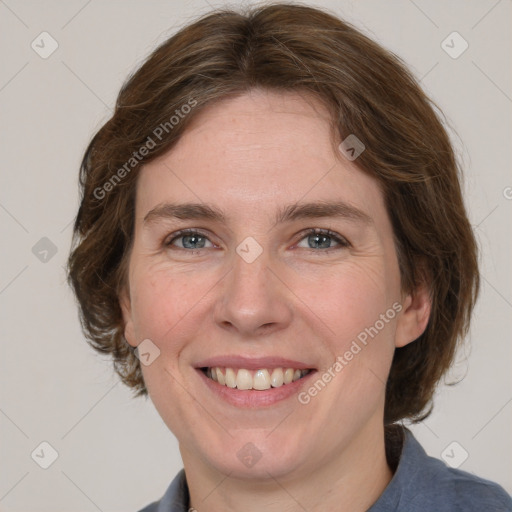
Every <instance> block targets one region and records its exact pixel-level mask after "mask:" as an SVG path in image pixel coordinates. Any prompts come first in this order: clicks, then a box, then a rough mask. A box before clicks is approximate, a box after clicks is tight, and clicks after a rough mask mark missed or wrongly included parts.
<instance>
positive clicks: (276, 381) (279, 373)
mask: <svg viewBox="0 0 512 512" xmlns="http://www.w3.org/2000/svg"><path fill="white" fill-rule="evenodd" d="M283 383H284V375H283V370H282V368H276V369H275V370H274V371H273V372H272V375H271V376H270V384H272V387H273V388H278V387H279V386H282V385H283Z"/></svg>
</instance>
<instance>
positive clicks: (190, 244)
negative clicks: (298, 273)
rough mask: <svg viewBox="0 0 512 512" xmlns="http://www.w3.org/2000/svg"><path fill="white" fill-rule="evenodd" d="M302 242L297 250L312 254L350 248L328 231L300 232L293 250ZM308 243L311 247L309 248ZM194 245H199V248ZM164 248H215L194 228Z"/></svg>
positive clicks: (175, 236)
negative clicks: (179, 244)
mask: <svg viewBox="0 0 512 512" xmlns="http://www.w3.org/2000/svg"><path fill="white" fill-rule="evenodd" d="M180 239H181V240H182V243H181V245H182V246H181V247H180V246H178V245H176V244H175V242H176V241H178V240H180ZM303 240H307V242H306V243H307V244H308V246H307V247H304V246H303V247H300V246H299V247H298V248H300V249H306V250H309V251H312V252H322V253H327V252H329V253H330V252H331V251H333V250H340V249H346V248H348V247H351V244H350V242H349V241H348V240H347V239H346V238H345V237H344V236H342V235H340V234H339V233H335V232H333V231H331V230H329V229H320V228H309V229H306V230H304V231H302V232H301V233H299V234H298V235H297V242H296V244H295V245H294V248H297V245H298V244H299V243H300V242H302V241H303ZM311 242H312V243H311ZM330 242H335V243H336V245H335V246H333V247H331V246H329V247H326V244H330ZM310 243H311V245H312V247H311V246H310ZM208 244H210V245H208ZM194 245H199V247H197V246H194ZM164 246H165V247H166V248H168V249H171V250H181V251H186V252H192V253H197V252H200V251H201V249H210V248H215V247H216V246H215V244H213V242H211V240H210V239H209V237H208V235H207V234H205V233H203V232H202V231H201V230H199V229H195V228H188V229H182V230H180V231H176V232H174V233H172V234H171V235H169V236H168V237H167V238H166V239H165V241H164Z"/></svg>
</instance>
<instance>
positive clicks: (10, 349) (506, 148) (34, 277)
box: [0, 0, 512, 512]
mask: <svg viewBox="0 0 512 512" xmlns="http://www.w3.org/2000/svg"><path fill="white" fill-rule="evenodd" d="M310 4H312V5H319V6H326V7H329V8H330V9H332V10H333V11H335V12H336V13H337V14H339V15H340V16H342V17H344V18H345V19H347V20H348V21H352V22H353V23H354V24H355V25H356V26H358V27H360V28H361V29H362V30H363V31H364V32H365V33H368V34H369V35H370V36H371V37H373V38H374V39H376V40H377V41H379V42H380V43H382V44H383V45H384V46H386V47H388V48H390V49H391V50H392V51H394V52H395V53H397V54H398V55H400V56H401V57H402V58H403V59H404V60H405V61H406V62H407V63H408V64H409V65H410V66H411V68H412V70H413V71H414V73H415V75H416V76H417V77H418V78H419V79H421V83H422V85H423V87H424V88H425V90H426V91H427V93H428V94H430V95H431V96H432V97H433V98H434V100H435V101H436V102H437V103H438V104H439V106H440V107H441V108H442V109H443V111H444V112H445V114H446V116H447V119H448V121H449V123H450V124H451V126H452V127H453V128H454V130H455V131H456V132H457V134H458V136H455V135H454V143H455V145H456V147H457V150H458V153H459V154H460V159H461V161H462V162H463V165H464V168H465V172H466V179H465V183H464V188H465V194H466V200H467V205H468V208H469V214H470V218H471V222H472V224H473V225H474V226H475V230H476V234H477V237H478V239H479V242H480V245H481V251H482V254H481V264H482V266H481V269H482V276H483V280H482V295H481V298H480V301H479V303H478V306H477V308H476V311H475V315H474V322H473V326H472V329H471V334H470V336H469V338H468V343H467V348H466V350H465V351H463V352H461V353H460V354H459V357H458V363H457V365H456V366H455V367H454V369H453V371H452V373H451V375H450V378H452V379H461V378H463V380H462V382H461V383H460V384H458V385H457V386H455V387H447V386H443V387H441V388H440V389H439V391H438V394H437V398H436V407H435V410H434V413H433V414H432V416H431V417H430V418H428V419H427V420H426V421H425V422H424V423H423V424H420V425H417V426H414V427H413V431H414V432H415V434H416V435H417V437H418V438H419V440H420V441H421V442H422V444H423V445H424V446H425V448H426V450H427V451H428V453H430V454H432V455H434V456H436V457H441V454H442V452H443V451H444V450H445V449H446V447H447V446H449V445H450V443H452V442H453V441H457V443H459V445H460V447H461V448H459V447H458V445H457V446H456V447H455V450H454V451H453V452H452V451H450V450H451V449H452V448H453V446H452V448H450V449H449V450H448V453H450V454H451V455H452V458H460V457H462V455H463V453H464V452H462V451H461V449H463V450H465V451H466V452H467V453H468V454H469V456H468V458H467V460H466V461H465V462H464V463H463V464H462V465H461V466H460V467H461V469H464V470H466V471H470V472H473V473H476V474H478V475H480V476H483V477H486V478H489V479H492V480H495V481H497V482H499V483H500V484H501V485H503V486H504V487H505V488H506V489H507V490H508V491H509V492H512V462H511V452H512V436H511V435H510V432H511V425H512V403H511V402H512V383H511V378H510V373H511V372H510V367H511V366H510V365H511V352H512V350H511V345H510V328H511V315H510V313H511V307H512V303H511V301H512V294H511V286H510V284H511V272H510V269H511V267H510V260H511V236H510V235H511V231H510V218H511V216H510V214H511V208H512V200H511V199H510V197H512V189H511V188H507V187H511V186H512V177H511V175H510V168H511V151H510V144H511V115H510V114H511V103H512V100H511V96H512V92H511V68H510V62H512V60H511V49H512V44H511V43H512V42H511V23H510V20H511V19H512V16H511V14H512V13H511V10H512V6H511V1H510V0H498V1H496V0H481V1H467V0H459V1H450V2H446V1H441V0H436V1H425V0H414V1H412V0H396V1H388V2H382V1H379V0H359V1H339V0H338V1H313V2H310ZM210 5H212V6H213V5H214V6H219V5H226V4H222V3H221V2H214V1H213V0H208V2H206V1H204V0H197V1H190V2H182V1H178V2H174V3H171V2H169V1H167V2H164V1H157V0H152V1H145V2H143V1H141V0H139V1H134V0H132V1H126V0H125V1H122V2H121V1H117V0H110V1H106V0H90V1H86V0H73V1H66V2H64V1H61V2H58V1H55V0H53V1H45V2H42V1H41V2H37V1H35V0H32V1H21V0H0V39H1V58H2V65H1V68H0V119H1V128H2V137H1V153H2V159H1V186H0V225H1V237H2V249H1V255H2V264H1V267H0V311H1V313H0V314H1V329H2V331H1V332H2V334H1V343H2V346H1V358H0V361H1V363H0V364H1V374H0V379H1V382H0V390H1V392H0V429H1V433H2V434H1V453H0V460H1V464H0V468H1V469H0V510H2V511H27V510H30V511H41V512H43V511H44V512H46V511H48V512H50V511H52V512H57V511H64V510H66V511H69V510H77V511H78V510H80V511H95V510H100V511H126V510H138V508H140V507H142V506H143V505H145V504H147V503H149V502H150V501H153V500H154V499H156V498H158V497H160V496H161V494H162V493H163V492H164V490H165V488H166V487H167V485H168V484H169V482H170V480H171V479H172V478H173V477H174V475H175V473H176V472H177V471H178V470H179V469H180V468H181V467H182V465H181V459H180V456H179V452H178V448H177V442H176V440H175V439H174V437H173V435H172V434H171V433H170V432H169V431H168V430H167V428H166V427H165V425H164V424H163V422H162V421H161V420H160V418H159V416H158V414H157V413H156V411H155V410H154V407H153V406H152V404H151V403H150V402H149V401H145V400H144V399H138V400H133V399H132V398H131V394H130V391H129V390H128V389H125V388H124V387H123V386H122V384H120V383H119V381H118V379H117V378H116V377H115V376H114V375H113V372H112V371H111V365H110V362H109V361H108V360H103V359H102V358H101V357H100V356H99V355H96V353H95V352H93V350H92V349H91V348H89V346H88V345H87V344H86V342H85V341H84V339H83V336H82V334H81V332H80V328H79V323H78V319H77V313H76V308H75V305H74V301H73V297H72V295H71V292H70V290H69V289H68V288H67V285H66V283H65V273H64V268H63V265H64V264H65V261H66V257H67V253H68V249H69V246H70V237H71V222H72V220H73V218H74V215H75V213H76V209H77V205H78V191H77V174H78V165H79V162H80V159H81V156H82V153H83V151H84V149H85V146H86V144H87V142H88V141H89V139H90V137H91V136H92V135H93V133H94V132H95V131H96V130H97V129H98V128H99V127H100V126H101V124H102V123H103V122H105V121H106V120H107V119H108V117H109V116H110V108H111V106H112V105H113V104H114V101H115V98H116V95H117V93H118V91H119V88H120V86H121V84H122V82H123V80H124V79H125V78H126V76H127V75H128V73H129V72H130V71H132V70H134V69H135V68H136V67H137V65H138V64H139V63H140V62H141V60H142V59H143V58H144V57H145V56H146V55H147V54H148V53H149V52H150V51H151V50H152V49H153V48H154V47H155V45H156V44H157V43H159V42H161V41H163V40H164V39H165V38H167V37H168V36H169V35H171V34H173V33H174V32H175V31H176V30H177V29H178V28H179V27H181V26H183V25H184V24H186V23H188V22H189V21H190V20H191V19H192V18H194V17H195V16H197V15H198V14H201V13H204V12H206V11H208V10H209V9H210ZM43 31H47V32H49V33H50V34H51V36H52V37H53V38H54V39H55V40H56V41H57V42H58V45H59V46H58V49H57V50H56V51H55V52H54V53H53V54H52V55H51V56H50V57H48V58H47V59H43V58H41V57H40V56H39V55H38V54H37V53H36V52H35V51H34V50H33V49H32V48H31V43H32V41H34V40H36V43H37V41H40V38H39V39H38V36H39V34H40V33H41V32H43ZM453 31H457V32H459V33H460V34H461V35H462V37H463V38H464V39H465V40H466V41H467V42H468V43H469V48H468V49H467V50H466V51H465V52H464V53H463V54H462V55H460V56H459V57H458V58H457V59H453V58H451V57H450V56H449V55H448V54H447V53H446V52H445V51H444V50H443V48H442V47H441V43H442V41H443V40H445V38H446V37H447V36H448V35H449V34H451V33H452V32H453ZM39 44H40V46H42V44H41V43H39ZM457 44H458V43H457ZM45 48H46V49H48V48H49V40H46V43H45ZM459 48H460V47H459ZM43 237H47V238H48V239H49V240H50V241H51V244H53V245H54V246H55V247H54V249H53V250H56V251H57V252H56V253H55V254H52V248H53V247H52V245H49V243H48V241H47V240H44V241H42V242H41V241H40V239H41V238H43ZM37 244H39V245H37ZM34 246H35V249H33V248H34ZM45 249H46V250H48V251H49V252H48V253H44V250H45ZM41 259H43V260H44V259H46V260H47V261H41ZM507 262H508V263H507ZM42 441H47V442H48V443H50V444H51V445H52V446H53V447H54V449H55V450H56V451H57V452H58V458H57V460H56V461H55V462H54V463H53V464H52V465H51V466H50V467H49V468H48V469H46V470H44V469H42V468H41V467H39V465H37V464H36V463H35V462H34V460H33V459H32V458H31V453H32V452H33V451H34V450H35V449H36V448H37V447H38V446H39V445H40V443H41V442H42ZM39 450H40V449H39ZM36 453H40V455H41V452H37V450H36ZM48 454H49V452H48V450H47V451H46V453H45V455H44V457H47V456H48ZM461 454H462V455H461ZM44 457H43V456H41V457H40V459H43V458H44Z"/></svg>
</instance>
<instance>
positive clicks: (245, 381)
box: [236, 369, 252, 389]
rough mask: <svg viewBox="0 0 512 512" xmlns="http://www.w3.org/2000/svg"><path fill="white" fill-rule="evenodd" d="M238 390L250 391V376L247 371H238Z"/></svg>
mask: <svg viewBox="0 0 512 512" xmlns="http://www.w3.org/2000/svg"><path fill="white" fill-rule="evenodd" d="M236 387H237V388H238V389H252V375H251V372H250V371H249V370H244V369H240V370H238V373H237V375H236Z"/></svg>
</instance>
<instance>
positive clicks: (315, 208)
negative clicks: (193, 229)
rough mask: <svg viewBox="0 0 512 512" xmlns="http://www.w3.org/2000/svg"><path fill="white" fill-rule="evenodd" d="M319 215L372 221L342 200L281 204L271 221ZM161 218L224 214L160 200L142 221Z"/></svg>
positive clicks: (220, 218) (216, 217)
mask: <svg viewBox="0 0 512 512" xmlns="http://www.w3.org/2000/svg"><path fill="white" fill-rule="evenodd" d="M322 217H337V218H345V219H348V220H351V221H356V222H361V223H363V224H373V219H372V218H371V217H370V216H369V215H368V214H367V213H365V212H363V211H362V210H359V209H358V208H356V207H355V206H352V205H350V204H348V203H346V202H344V201H334V202H333V201H317V202H314V203H294V204H289V205H286V206H284V207H281V208H280V209H279V210H278V211H277V213H276V215H275V218H274V223H275V224H282V223H285V222H292V221H295V220H300V219H316V218H322ZM162 219H180V220H189V219H190V220H211V221H216V222H220V223H226V221H227V219H228V216H227V215H226V214H225V213H224V212H223V211H222V210H220V209H219V208H217V207H215V206H213V205H208V204H203V203H164V204H160V205H157V206H156V207H155V208H153V209H152V210H150V211H149V212H148V213H147V214H146V216H145V217H144V221H143V223H144V224H145V225H146V224H151V223H153V222H156V221H158V220H162Z"/></svg>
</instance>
